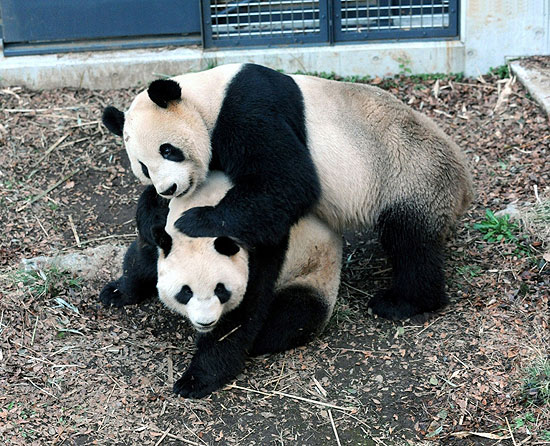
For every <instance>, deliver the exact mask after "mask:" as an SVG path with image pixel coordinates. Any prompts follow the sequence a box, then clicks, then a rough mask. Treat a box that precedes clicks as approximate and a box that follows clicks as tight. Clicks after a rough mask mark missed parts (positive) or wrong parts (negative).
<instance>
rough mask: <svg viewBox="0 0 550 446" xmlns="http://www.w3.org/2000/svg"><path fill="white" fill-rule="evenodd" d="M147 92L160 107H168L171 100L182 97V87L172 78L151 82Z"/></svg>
mask: <svg viewBox="0 0 550 446" xmlns="http://www.w3.org/2000/svg"><path fill="white" fill-rule="evenodd" d="M147 94H148V95H149V98H151V101H153V102H154V103H155V104H157V105H158V106H159V107H162V108H167V107H168V104H169V103H170V102H171V101H177V100H179V99H181V87H180V86H179V84H178V83H177V82H176V81H173V80H171V79H157V80H156V81H153V82H151V85H149V88H148V89H147Z"/></svg>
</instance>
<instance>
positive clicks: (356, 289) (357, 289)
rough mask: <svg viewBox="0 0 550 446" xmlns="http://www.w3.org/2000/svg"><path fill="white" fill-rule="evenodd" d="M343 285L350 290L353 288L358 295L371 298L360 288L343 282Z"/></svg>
mask: <svg viewBox="0 0 550 446" xmlns="http://www.w3.org/2000/svg"><path fill="white" fill-rule="evenodd" d="M342 284H343V285H344V286H346V287H348V288H351V289H352V290H354V291H357V292H358V293H361V294H364V295H365V296H370V294H369V293H367V292H366V291H363V290H360V289H359V288H355V287H353V286H351V285H350V284H349V283H346V282H342Z"/></svg>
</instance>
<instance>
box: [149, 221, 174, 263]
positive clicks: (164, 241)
mask: <svg viewBox="0 0 550 446" xmlns="http://www.w3.org/2000/svg"><path fill="white" fill-rule="evenodd" d="M152 233H153V240H155V244H156V245H157V246H158V247H160V249H162V252H163V253H164V255H165V256H167V255H168V254H170V251H171V250H172V237H170V236H169V235H168V233H167V232H166V230H165V229H164V226H155V227H153V228H152Z"/></svg>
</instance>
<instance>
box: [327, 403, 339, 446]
mask: <svg viewBox="0 0 550 446" xmlns="http://www.w3.org/2000/svg"><path fill="white" fill-rule="evenodd" d="M328 417H329V418H330V424H331V426H332V430H333V431H334V436H335V437H336V444H337V445H338V446H342V443H340V438H339V437H338V431H337V430H336V425H335V424H334V419H333V418H332V412H331V410H330V409H329V410H328Z"/></svg>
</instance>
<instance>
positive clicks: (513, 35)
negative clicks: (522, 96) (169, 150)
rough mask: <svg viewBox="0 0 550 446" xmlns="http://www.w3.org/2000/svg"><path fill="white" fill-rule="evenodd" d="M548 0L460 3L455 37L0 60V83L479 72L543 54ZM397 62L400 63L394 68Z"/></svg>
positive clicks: (123, 83) (113, 83) (547, 50)
mask: <svg viewBox="0 0 550 446" xmlns="http://www.w3.org/2000/svg"><path fill="white" fill-rule="evenodd" d="M549 11H550V0H461V1H460V40H443V41H417V42H387V43H379V42H371V43H365V44H352V45H334V46H319V47H311V46H310V47H305V46H304V47H294V48H271V49H261V48H256V49H245V50H220V51H204V50H202V49H200V48H175V49H174V48H172V49H165V50H159V49H154V50H127V51H112V52H95V53H73V54H60V55H44V56H21V57H10V58H5V57H0V86H9V85H25V86H27V87H30V88H37V89H42V88H56V87H63V86H70V87H85V88H126V87H130V86H138V85H143V86H145V85H146V84H147V83H149V82H150V81H152V80H153V79H155V78H157V77H158V75H159V74H168V75H176V74H180V73H185V72H188V71H196V70H200V69H204V68H206V67H207V66H208V65H209V64H211V63H212V62H215V63H217V64H223V63H231V62H255V63H260V64H264V65H267V66H271V67H273V68H277V69H283V70H285V71H287V72H290V73H292V72H296V71H310V72H312V71H318V72H320V71H325V72H335V73H337V74H340V75H348V76H349V75H361V76H364V75H370V76H391V75H393V74H396V73H399V72H400V71H403V66H402V64H403V61H406V67H407V68H408V69H410V70H411V72H412V73H416V74H418V73H435V72H446V73H451V72H454V73H456V72H464V73H465V74H466V75H468V76H477V75H478V74H480V73H486V72H487V71H488V70H489V68H490V67H496V66H499V65H502V64H504V63H506V61H507V59H508V58H513V57H519V56H529V55H537V54H538V55H540V54H543V55H546V54H550V13H549ZM400 65H401V66H400Z"/></svg>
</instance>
